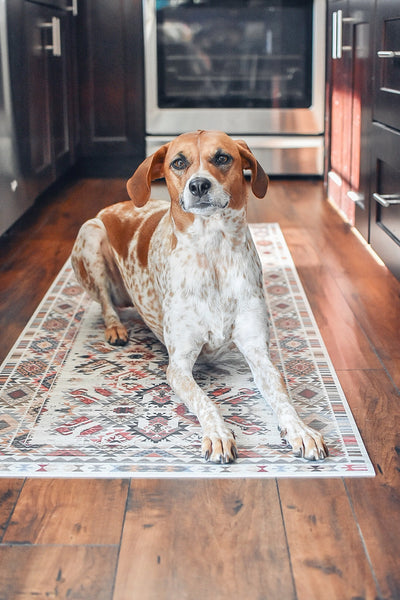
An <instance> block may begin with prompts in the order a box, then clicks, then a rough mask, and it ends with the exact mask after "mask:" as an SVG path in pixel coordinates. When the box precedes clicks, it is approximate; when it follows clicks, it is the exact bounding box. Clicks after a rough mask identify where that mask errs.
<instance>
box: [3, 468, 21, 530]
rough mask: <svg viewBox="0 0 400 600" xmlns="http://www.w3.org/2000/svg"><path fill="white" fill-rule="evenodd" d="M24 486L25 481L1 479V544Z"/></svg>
mask: <svg viewBox="0 0 400 600" xmlns="http://www.w3.org/2000/svg"><path fill="white" fill-rule="evenodd" d="M23 485H24V480H23V479H0V542H1V541H2V539H3V535H4V532H5V530H6V529H7V525H8V522H9V520H10V517H11V514H12V511H13V510H14V506H15V504H16V502H17V500H18V495H19V494H20V492H21V489H22V486H23Z"/></svg>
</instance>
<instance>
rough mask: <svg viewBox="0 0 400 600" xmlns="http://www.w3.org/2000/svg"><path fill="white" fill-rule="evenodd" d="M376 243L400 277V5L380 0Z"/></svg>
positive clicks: (373, 225)
mask: <svg viewBox="0 0 400 600" xmlns="http://www.w3.org/2000/svg"><path fill="white" fill-rule="evenodd" d="M374 66H375V94H374V108H373V118H374V124H373V144H372V163H371V165H372V170H373V173H374V176H373V178H372V185H371V206H372V210H371V237H370V241H371V245H372V247H373V248H374V250H376V252H377V253H378V254H379V256H380V257H381V258H382V259H383V260H384V262H385V263H386V264H387V266H388V267H389V268H390V269H391V271H392V272H393V273H394V274H395V275H396V277H398V278H399V279H400V5H399V2H397V0H396V1H394V0H377V4H376V45H375V56H374Z"/></svg>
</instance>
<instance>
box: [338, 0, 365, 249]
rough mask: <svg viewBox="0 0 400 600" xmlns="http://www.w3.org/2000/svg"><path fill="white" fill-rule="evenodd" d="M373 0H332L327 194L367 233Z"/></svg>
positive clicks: (351, 221) (347, 216) (348, 217)
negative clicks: (329, 137) (344, 0)
mask: <svg viewBox="0 0 400 600" xmlns="http://www.w3.org/2000/svg"><path fill="white" fill-rule="evenodd" d="M372 14H373V0H348V1H346V2H332V3H331V4H330V25H331V26H330V29H331V36H330V45H331V55H332V57H331V61H330V62H331V65H330V69H331V123H330V132H331V145H330V171H329V174H328V194H329V197H330V199H331V200H332V201H333V202H334V203H335V204H336V205H337V206H338V207H339V208H340V210H341V211H342V213H343V214H344V215H345V216H346V218H347V220H348V221H349V222H350V223H353V224H354V222H355V223H356V225H357V227H358V229H359V230H360V231H361V233H362V234H363V235H364V237H365V238H366V239H368V234H369V205H368V198H369V174H370V160H369V139H370V121H371V110H372V108H371V95H372V80H371V53H372V44H371V38H372V36H371V27H372V23H373V19H372Z"/></svg>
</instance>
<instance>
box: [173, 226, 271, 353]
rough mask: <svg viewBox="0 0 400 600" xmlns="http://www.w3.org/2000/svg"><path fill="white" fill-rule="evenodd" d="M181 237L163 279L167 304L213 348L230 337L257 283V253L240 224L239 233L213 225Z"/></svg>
mask: <svg viewBox="0 0 400 600" xmlns="http://www.w3.org/2000/svg"><path fill="white" fill-rule="evenodd" d="M180 241H181V243H180V244H179V243H178V245H177V248H176V249H175V251H174V252H173V253H172V254H171V256H170V261H169V269H168V272H167V273H166V281H165V282H164V284H165V285H164V288H165V289H164V291H166V303H165V304H166V310H168V311H171V312H173V314H174V315H175V318H176V319H180V320H184V321H185V322H187V326H188V327H192V328H194V329H197V330H198V331H199V332H200V333H201V335H202V336H203V338H204V339H205V340H206V343H207V345H208V346H209V348H217V347H219V346H221V344H223V343H225V342H226V341H229V339H230V338H231V334H232V330H233V327H234V324H235V320H236V317H237V314H238V312H239V311H240V310H241V308H242V306H243V303H244V304H245V303H246V301H247V299H248V298H250V297H252V296H254V294H256V293H259V290H260V287H261V288H262V284H261V283H260V277H259V267H258V262H257V256H256V255H254V253H253V245H252V243H251V240H250V239H249V234H247V232H246V231H245V230H243V232H241V235H240V236H238V235H235V236H234V237H232V236H229V235H228V234H227V233H226V231H224V230H222V231H221V230H215V231H211V232H205V234H204V235H203V236H202V237H201V239H198V238H196V237H194V239H190V237H187V238H185V239H184V240H180ZM257 289H258V292H257Z"/></svg>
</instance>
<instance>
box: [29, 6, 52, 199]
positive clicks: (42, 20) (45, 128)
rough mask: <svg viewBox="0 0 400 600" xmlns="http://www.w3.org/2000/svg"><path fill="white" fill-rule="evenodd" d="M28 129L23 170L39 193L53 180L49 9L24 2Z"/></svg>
mask: <svg viewBox="0 0 400 600" xmlns="http://www.w3.org/2000/svg"><path fill="white" fill-rule="evenodd" d="M24 11H25V12H24V21H25V39H26V54H27V55H26V61H27V69H26V96H27V97H26V99H25V100H26V107H27V111H28V117H29V118H28V131H27V138H26V141H27V144H26V152H25V153H24V154H25V156H24V157H23V162H24V164H23V169H24V172H25V173H26V175H28V176H29V178H30V179H31V184H32V185H33V186H34V187H35V189H36V191H37V193H40V191H42V190H43V189H44V188H45V187H47V186H48V185H49V184H50V183H51V182H52V181H53V178H54V176H53V160H52V150H51V117H50V79H49V61H48V49H47V46H48V45H49V39H50V27H51V23H52V17H51V14H52V13H51V11H50V10H49V9H47V8H44V7H42V6H40V5H38V4H31V3H30V2H25V3H24Z"/></svg>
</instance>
